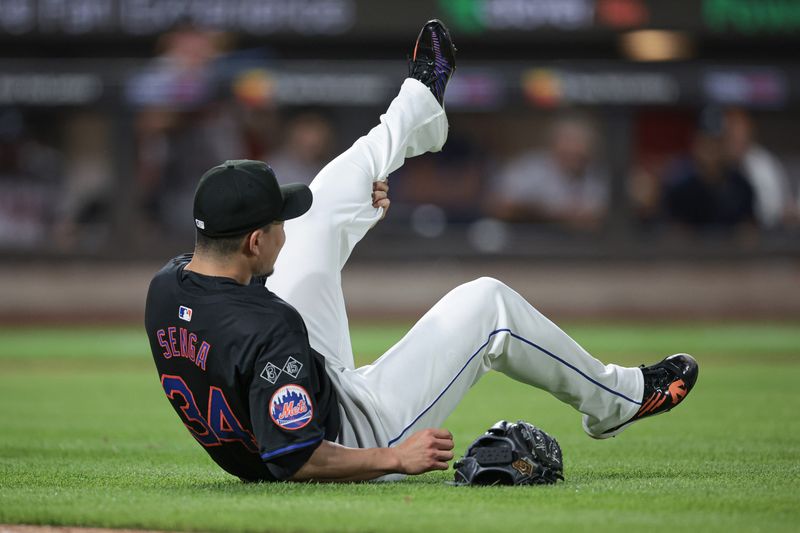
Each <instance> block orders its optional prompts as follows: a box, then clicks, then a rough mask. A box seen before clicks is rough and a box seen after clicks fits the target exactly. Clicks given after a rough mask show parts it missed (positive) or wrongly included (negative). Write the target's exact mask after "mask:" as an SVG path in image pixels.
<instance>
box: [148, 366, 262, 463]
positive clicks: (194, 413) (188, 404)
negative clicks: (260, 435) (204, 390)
mask: <svg viewBox="0 0 800 533" xmlns="http://www.w3.org/2000/svg"><path fill="white" fill-rule="evenodd" d="M161 385H162V386H163V387H164V392H166V393H167V398H169V400H170V402H172V404H173V405H174V406H176V407H177V408H178V409H179V413H180V416H181V418H182V419H183V424H184V425H185V426H186V428H187V429H188V430H189V432H190V433H191V434H192V436H193V437H194V438H195V439H197V441H198V442H199V443H200V444H202V445H203V446H220V445H221V444H222V443H223V442H237V441H238V442H241V443H242V444H243V445H244V447H245V448H247V449H248V450H249V451H251V452H256V451H258V446H257V445H256V439H255V438H254V437H253V434H252V433H250V432H249V431H247V430H246V429H245V428H243V427H242V424H241V423H239V420H238V419H237V418H236V415H234V414H233V411H232V410H231V408H230V406H229V405H228V400H226V399H225V394H223V392H222V389H220V388H219V387H210V389H209V391H208V416H206V417H203V415H202V413H201V412H200V409H198V407H197V403H196V402H195V401H194V394H192V391H191V390H189V387H188V386H187V385H186V382H185V381H183V378H181V377H180V376H171V375H169V374H162V376H161Z"/></svg>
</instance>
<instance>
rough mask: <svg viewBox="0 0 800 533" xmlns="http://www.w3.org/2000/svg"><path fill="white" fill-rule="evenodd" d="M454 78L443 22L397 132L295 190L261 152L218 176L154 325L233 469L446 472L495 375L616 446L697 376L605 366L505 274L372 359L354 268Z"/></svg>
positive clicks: (192, 412)
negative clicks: (366, 353) (350, 276)
mask: <svg viewBox="0 0 800 533" xmlns="http://www.w3.org/2000/svg"><path fill="white" fill-rule="evenodd" d="M454 70H455V48H454V46H453V43H452V41H451V39H450V35H449V33H448V31H447V29H446V28H445V27H444V25H442V24H441V22H439V21H435V20H434V21H430V22H428V23H427V24H426V25H425V26H424V27H423V29H422V31H421V32H420V34H419V37H418V39H417V44H416V47H415V49H414V54H413V56H412V58H411V60H410V74H409V78H408V79H406V80H405V82H404V83H403V85H402V87H401V89H400V93H399V94H398V96H397V97H396V98H395V99H394V101H392V103H391V104H390V105H389V108H388V110H387V111H386V114H384V115H383V116H381V118H380V124H379V125H378V126H376V127H375V128H373V129H372V130H371V131H370V132H369V133H368V134H367V135H365V136H364V137H362V138H360V139H359V140H358V141H356V142H355V144H354V145H353V146H352V147H351V148H350V149H349V150H347V151H346V152H345V153H343V154H342V155H340V156H339V157H337V158H336V159H335V160H333V161H332V162H331V163H329V164H328V165H327V166H326V167H325V168H324V169H323V170H322V171H321V172H320V173H319V175H317V176H316V178H315V179H314V181H313V183H312V184H311V186H310V188H309V187H306V186H305V185H288V186H283V187H279V186H278V184H277V181H276V179H275V175H274V174H273V172H272V170H271V169H270V168H269V167H268V166H267V165H266V164H264V163H261V162H256V161H246V160H240V161H227V162H225V163H223V164H221V165H219V166H217V167H214V168H212V169H211V170H209V171H208V172H207V173H206V174H205V175H204V176H203V177H202V178H201V180H200V183H199V185H198V188H197V191H196V193H195V201H194V217H195V225H196V230H197V243H196V247H195V251H194V254H193V255H192V254H188V255H184V256H180V257H177V258H175V259H173V260H172V261H170V262H169V263H168V264H167V265H166V266H165V267H164V268H163V269H162V270H161V271H160V272H159V273H158V274H156V276H155V277H154V279H153V281H152V283H151V285H150V290H149V292H148V295H147V307H146V316H145V326H146V328H147V334H148V337H149V340H150V346H151V349H152V352H153V357H154V359H155V364H156V367H157V369H158V372H159V374H160V378H161V383H162V385H163V387H164V391H165V392H166V394H167V397H168V398H169V400H170V402H171V403H172V406H173V407H174V409H175V411H176V412H177V413H178V415H179V416H180V418H181V419H182V421H183V423H184V424H185V425H186V427H187V428H188V429H189V431H190V432H191V433H192V435H193V436H194V437H195V438H196V439H197V441H198V442H199V443H200V444H202V445H203V447H204V448H205V450H206V451H207V452H208V453H209V455H211V457H212V458H213V460H214V461H216V462H217V464H219V465H220V466H221V467H222V468H223V469H225V470H226V471H227V472H229V473H231V474H233V475H235V476H238V477H240V478H241V479H243V480H248V481H250V480H293V481H301V480H311V479H313V480H320V481H357V480H369V479H375V478H382V479H396V478H400V477H402V475H406V474H422V473H424V472H428V471H432V470H445V469H447V467H448V461H450V460H451V459H452V458H453V452H452V450H453V437H452V435H451V434H450V433H449V432H448V431H447V430H445V429H438V428H439V426H440V425H441V424H442V422H443V421H444V420H445V418H447V416H448V415H449V414H450V413H451V412H452V411H453V409H455V407H456V406H457V405H458V402H459V401H460V400H461V399H462V398H463V397H464V395H465V394H466V392H467V390H468V389H469V388H470V387H471V386H472V385H473V384H474V383H475V382H476V381H477V380H478V379H479V378H480V377H481V376H483V375H484V374H485V373H486V372H488V371H489V370H496V371H499V372H502V373H504V374H506V375H507V376H509V377H511V378H513V379H515V380H517V381H521V382H523V383H527V384H529V385H532V386H534V387H536V388H539V389H543V390H546V391H548V392H550V393H551V394H553V395H554V396H555V397H557V398H558V399H560V400H561V401H563V402H566V403H568V404H569V405H571V406H572V407H574V408H575V409H577V410H578V411H580V412H581V413H582V414H583V429H584V431H586V433H588V434H589V436H591V437H594V438H598V439H604V438H607V437H611V436H614V435H617V434H618V433H620V432H621V431H622V430H623V429H625V428H626V427H627V426H629V425H630V424H632V423H634V422H636V421H638V420H641V419H643V418H646V417H649V416H652V415H656V414H659V413H662V412H665V411H667V410H669V409H671V408H672V407H674V406H675V405H677V404H678V403H679V402H680V401H682V400H683V398H685V397H686V395H687V394H688V393H689V391H690V390H691V388H692V386H693V385H694V382H695V380H696V377H697V364H696V362H695V361H694V359H692V358H691V357H689V356H686V355H676V356H672V357H669V358H667V359H665V360H663V361H661V362H660V363H657V364H655V365H652V366H649V367H642V368H625V367H622V366H617V365H613V364H610V365H605V364H603V363H601V362H600V361H598V360H597V359H595V358H593V357H592V356H591V355H589V354H588V353H587V352H586V351H585V350H584V349H583V348H581V347H580V346H579V345H578V344H577V343H576V342H575V341H574V340H572V339H571V338H570V337H569V336H567V335H566V334H565V333H564V332H563V331H561V330H560V329H559V328H558V326H556V325H555V324H553V323H552V322H550V321H549V320H548V319H547V318H545V317H544V316H543V315H542V314H541V313H539V312H538V311H537V310H536V309H534V308H533V307H532V306H531V305H530V304H529V303H528V302H526V301H525V300H524V299H523V298H522V297H521V296H520V295H519V294H517V293H516V292H514V291H513V290H512V289H510V288H509V287H507V286H505V285H504V284H503V283H501V282H499V281H497V280H494V279H491V278H480V279H478V280H475V281H472V282H470V283H466V284H464V285H461V286H460V287H457V288H455V289H454V290H453V291H451V292H450V293H449V294H447V295H446V296H445V297H444V298H442V299H441V300H440V301H439V302H438V303H437V304H436V305H435V306H434V307H433V308H432V309H431V310H430V311H429V312H428V313H426V314H425V316H423V317H422V319H421V320H420V321H419V322H418V323H417V324H416V325H415V326H414V327H413V328H412V329H411V331H409V332H408V334H407V335H406V336H405V337H404V338H403V339H402V340H401V341H400V342H399V343H397V344H396V345H395V346H393V347H392V348H391V349H390V350H389V351H388V352H386V353H385V354H384V355H383V356H382V357H381V358H380V359H378V360H377V361H375V362H374V363H373V364H371V365H366V366H362V367H359V368H356V367H355V364H354V362H353V350H352V347H351V345H350V337H349V332H348V324H347V316H346V313H345V303H344V298H343V295H342V288H341V274H340V273H341V270H342V267H344V265H345V263H346V261H347V258H348V257H349V256H350V253H351V252H352V250H353V248H354V247H355V245H356V243H358V242H359V241H360V240H361V238H362V237H364V235H365V234H366V232H367V231H368V230H369V228H371V227H372V226H373V225H375V223H377V222H378V221H379V220H380V219H381V218H382V217H383V215H384V214H385V212H386V209H387V208H388V207H389V199H388V198H387V192H388V186H387V184H386V178H387V176H388V175H389V174H390V173H391V172H393V171H394V170H396V169H397V168H399V167H400V166H401V165H402V164H403V161H404V159H405V158H407V157H414V156H417V155H420V154H423V153H425V152H435V151H438V150H440V149H441V148H442V146H443V145H444V142H445V139H446V137H447V129H448V124H447V117H446V115H445V112H444V109H443V107H442V104H443V99H444V92H445V88H446V86H447V83H448V81H449V79H450V76H451V75H452V73H453V71H454ZM312 194H313V204H312ZM301 215H303V216H301ZM284 221H286V222H285V225H284ZM273 272H274V273H273ZM265 283H266V288H265Z"/></svg>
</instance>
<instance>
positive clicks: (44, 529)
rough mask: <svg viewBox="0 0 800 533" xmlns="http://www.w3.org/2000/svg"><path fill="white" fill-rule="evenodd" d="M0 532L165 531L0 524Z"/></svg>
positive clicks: (148, 532)
mask: <svg viewBox="0 0 800 533" xmlns="http://www.w3.org/2000/svg"><path fill="white" fill-rule="evenodd" d="M0 533H166V532H163V531H152V530H147V529H109V528H99V527H60V526H59V527H56V526H8V525H3V524H0Z"/></svg>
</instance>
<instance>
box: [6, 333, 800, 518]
mask: <svg viewBox="0 0 800 533" xmlns="http://www.w3.org/2000/svg"><path fill="white" fill-rule="evenodd" d="M566 329H567V331H568V332H569V333H570V334H572V335H573V336H574V337H575V338H576V339H577V340H578V341H579V342H581V343H582V344H583V345H584V346H585V347H586V348H587V349H589V350H590V351H592V352H593V353H595V354H596V355H597V356H598V357H599V358H601V359H603V360H605V361H609V362H610V361H613V362H620V363H624V364H632V365H633V364H639V363H641V362H651V361H654V360H656V359H659V358H660V357H661V356H662V355H664V354H668V353H672V352H676V351H688V352H690V353H693V354H694V355H695V356H696V357H697V359H698V361H699V362H700V365H701V372H700V378H699V380H698V384H697V387H696V389H695V391H694V392H693V393H692V395H691V396H690V397H689V399H688V400H687V401H686V403H685V404H683V405H682V406H681V407H680V408H678V409H676V410H675V411H673V412H672V413H670V414H668V415H666V416H662V417H658V418H656V419H653V420H648V421H645V422H642V423H641V424H637V425H635V426H633V427H632V428H630V429H629V430H627V431H626V432H625V433H624V434H623V435H621V436H620V437H618V438H616V439H610V440H608V441H594V440H591V439H589V438H588V437H586V436H585V435H584V434H583V432H582V431H581V428H580V417H579V415H578V414H577V413H575V412H574V411H573V410H572V409H571V408H569V407H566V406H564V405H562V404H560V403H559V402H558V401H557V400H555V399H554V398H552V397H550V396H549V395H547V394H546V393H543V392H541V391H537V390H534V389H530V388H528V387H525V386H523V385H521V384H518V383H515V382H512V381H511V380H509V379H507V378H505V377H504V376H501V375H489V376H487V377H486V378H485V379H484V380H482V381H481V382H480V383H479V384H478V385H477V386H476V387H475V388H474V389H473V390H472V391H471V393H470V394H469V395H468V397H467V398H466V400H465V401H464V403H463V404H462V405H461V406H460V407H459V409H458V410H457V411H456V412H455V413H454V414H453V416H452V417H451V418H450V419H449V421H448V424H447V427H448V428H449V429H451V431H453V433H454V435H455V438H456V447H457V451H459V452H463V449H464V448H465V446H466V445H467V444H468V443H469V442H470V441H471V439H472V438H474V437H475V436H477V434H478V433H479V432H481V431H483V430H484V429H485V428H486V427H487V426H489V425H490V424H492V423H493V422H495V421H496V420H498V419H501V418H507V419H517V418H522V419H526V420H529V421H531V422H533V423H535V424H537V425H539V426H541V427H542V428H544V429H545V430H546V431H548V432H550V433H552V434H554V435H555V436H556V437H557V438H558V439H559V441H560V443H561V445H562V448H563V450H564V455H565V461H566V471H565V474H566V482H565V483H563V484H559V485H558V486H555V487H517V488H513V487H489V488H479V489H476V488H464V487H452V486H448V485H447V484H446V483H445V482H446V481H447V480H449V479H451V477H452V472H446V473H444V472H442V473H436V474H427V475H424V476H420V477H417V478H410V479H408V480H406V481H404V482H400V483H393V484H379V483H368V484H353V485H340V486H334V485H316V484H256V485H245V484H242V483H240V482H239V481H238V480H237V479H235V478H232V477H230V476H228V475H226V474H225V473H223V472H222V471H221V470H219V469H218V468H217V467H216V466H215V465H214V464H213V463H212V462H211V460H210V459H209V458H208V457H207V456H206V454H205V453H204V452H203V451H202V449H201V448H200V447H199V446H198V445H197V444H196V443H195V441H194V440H193V439H192V438H191V436H190V435H189V433H188V432H187V431H186V430H185V429H184V428H183V426H182V425H181V424H180V422H179V420H178V418H177V417H176V416H175V414H174V413H173V412H172V409H171V407H170V406H169V404H168V402H167V400H166V399H165V397H164V394H163V392H162V391H161V389H160V386H159V383H158V380H157V377H156V373H155V370H154V368H153V366H152V362H151V358H150V354H149V352H148V348H147V345H146V341H145V338H144V334H143V332H142V331H141V330H139V329H136V328H97V329H88V328H87V329H14V330H12V329H0V406H2V407H1V408H0V409H1V410H2V418H0V421H2V430H0V524H10V523H23V524H61V525H77V526H103V527H128V528H148V529H162V530H173V529H174V530H201V531H308V530H313V531H323V530H335V531H377V530H380V531H409V530H415V531H419V532H422V531H483V532H486V531H498V530H505V531H536V530H541V529H544V530H547V531H554V530H555V531H575V530H590V529H591V530H595V531H606V530H607V531H620V530H627V531H648V530H662V529H663V530H673V529H675V530H685V529H687V528H688V529H691V530H696V531H726V532H729V531H797V528H798V523H800V488H798V485H799V484H800V415H799V414H798V411H799V410H800V399H799V398H798V394H797V392H796V390H797V386H798V383H800V324H783V325H766V324H743V323H737V324H726V325H713V324H701V325H649V326H643V325H630V324H614V325H574V326H568V327H567V328H566ZM404 330H405V328H404V327H400V326H397V327H394V326H393V327H386V326H381V327H378V326H369V327H368V326H360V327H356V328H354V331H353V335H354V346H355V349H356V352H357V354H358V356H359V358H360V360H361V361H362V362H366V361H368V360H370V359H371V358H374V357H375V356H376V355H379V354H380V353H381V352H382V351H383V350H384V349H385V348H387V347H388V346H390V345H391V344H392V343H393V342H394V341H396V340H397V339H398V338H399V337H400V336H401V335H402V333H403V332H404Z"/></svg>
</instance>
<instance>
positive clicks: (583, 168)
mask: <svg viewBox="0 0 800 533" xmlns="http://www.w3.org/2000/svg"><path fill="white" fill-rule="evenodd" d="M594 143H595V135H594V131H593V130H592V128H591V127H590V126H589V124H588V123H587V122H586V121H584V120H583V119H580V118H577V117H564V118H561V119H558V120H557V121H556V123H555V124H554V126H553V129H552V132H551V136H550V141H549V146H548V150H547V151H545V152H542V151H538V150H534V151H530V152H527V153H524V154H522V155H521V156H519V157H518V158H517V159H515V160H513V161H511V162H510V163H509V164H508V165H507V166H506V167H505V168H504V169H503V170H502V171H501V172H500V174H499V176H498V178H497V180H496V181H495V182H494V184H493V187H492V191H491V196H490V200H489V202H488V207H487V211H488V214H490V215H491V216H493V217H496V218H499V219H502V220H508V221H515V222H516V221H532V222H533V221H537V222H554V223H557V224H562V225H565V226H567V227H570V228H573V229H581V230H587V229H596V228H597V227H598V226H599V225H600V224H601V223H602V221H603V218H604V217H605V214H606V210H607V208H608V197H609V188H608V180H607V178H606V176H605V173H604V171H603V170H601V169H600V168H598V166H597V164H596V162H595V161H594V153H593V152H594Z"/></svg>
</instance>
